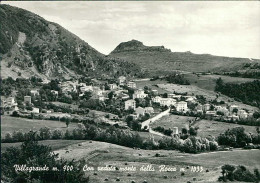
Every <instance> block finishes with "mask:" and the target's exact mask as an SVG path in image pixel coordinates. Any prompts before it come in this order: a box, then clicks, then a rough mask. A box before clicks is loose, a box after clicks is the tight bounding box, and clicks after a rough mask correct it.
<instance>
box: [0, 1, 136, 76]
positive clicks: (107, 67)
mask: <svg viewBox="0 0 260 183" xmlns="http://www.w3.org/2000/svg"><path fill="white" fill-rule="evenodd" d="M0 17H1V22H0V23H1V30H0V36H1V40H0V54H1V57H2V62H1V71H2V72H1V76H2V78H6V77H8V76H10V77H14V78H16V77H30V76H31V75H36V76H39V77H45V78H57V77H58V78H68V79H69V78H72V77H77V75H90V76H97V77H100V76H103V77H114V76H119V75H129V76H137V75H139V74H140V73H141V72H140V68H139V67H138V66H136V65H135V64H131V63H128V62H126V61H122V60H121V59H118V58H113V57H110V56H107V55H104V54H102V53H100V52H98V51H97V50H96V49H94V48H93V47H91V46H90V45H89V44H88V43H87V42H85V41H84V40H82V39H80V38H79V37H78V36H76V35H75V34H73V33H71V32H69V31H68V30H66V29H65V28H63V27H62V26H60V25H59V24H57V23H54V22H50V21H47V20H45V19H44V18H42V17H40V16H39V15H36V14H34V13H32V12H29V11H27V10H24V9H21V8H17V7H13V6H10V5H0Z"/></svg>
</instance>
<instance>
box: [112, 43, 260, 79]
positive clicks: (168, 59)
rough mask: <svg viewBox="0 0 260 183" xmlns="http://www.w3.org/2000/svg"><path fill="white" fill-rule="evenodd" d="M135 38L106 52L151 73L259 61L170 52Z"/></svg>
mask: <svg viewBox="0 0 260 183" xmlns="http://www.w3.org/2000/svg"><path fill="white" fill-rule="evenodd" d="M134 42H136V43H138V45H139V46H138V47H137V46H130V47H129V45H132V43H133V40H131V41H127V42H122V43H120V44H119V45H118V46H117V47H116V48H115V49H114V50H113V51H112V52H111V53H110V54H109V55H110V56H112V57H116V58H120V59H123V60H126V61H128V62H130V63H134V64H137V65H139V66H140V67H141V68H143V69H144V70H145V72H146V73H148V74H150V75H156V74H165V73H169V72H172V71H175V70H179V71H187V72H226V71H239V70H242V69H244V67H245V65H247V64H253V65H254V64H257V66H259V65H260V60H259V59H251V58H237V57H227V56H215V55H211V54H195V53H192V52H190V51H187V52H172V51H171V50H170V49H167V48H165V47H164V46H161V47H158V46H145V45H144V44H143V43H142V42H140V41H137V40H134ZM140 45H141V46H140ZM140 47H141V49H140ZM129 48H130V49H129ZM155 48H156V49H155ZM158 48H159V49H158Z"/></svg>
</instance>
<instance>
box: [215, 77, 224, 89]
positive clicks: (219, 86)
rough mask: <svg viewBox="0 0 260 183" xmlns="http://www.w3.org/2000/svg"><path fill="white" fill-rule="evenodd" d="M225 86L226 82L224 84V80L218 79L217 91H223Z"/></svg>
mask: <svg viewBox="0 0 260 183" xmlns="http://www.w3.org/2000/svg"><path fill="white" fill-rule="evenodd" d="M223 85H224V82H223V80H222V78H218V79H217V81H216V87H215V91H221V89H222V87H223Z"/></svg>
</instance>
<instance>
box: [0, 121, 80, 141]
mask: <svg viewBox="0 0 260 183" xmlns="http://www.w3.org/2000/svg"><path fill="white" fill-rule="evenodd" d="M46 126H47V127H49V128H51V130H54V129H60V130H62V131H63V132H65V131H66V130H67V129H69V130H72V129H73V128H75V127H76V126H77V124H76V123H71V124H70V125H69V128H67V127H66V124H65V123H64V122H59V121H50V120H32V119H26V118H15V117H10V116H1V137H3V136H4V135H5V134H6V133H8V132H10V133H12V132H13V131H15V130H20V129H21V130H23V132H27V131H29V130H30V129H35V130H39V129H40V128H42V127H46Z"/></svg>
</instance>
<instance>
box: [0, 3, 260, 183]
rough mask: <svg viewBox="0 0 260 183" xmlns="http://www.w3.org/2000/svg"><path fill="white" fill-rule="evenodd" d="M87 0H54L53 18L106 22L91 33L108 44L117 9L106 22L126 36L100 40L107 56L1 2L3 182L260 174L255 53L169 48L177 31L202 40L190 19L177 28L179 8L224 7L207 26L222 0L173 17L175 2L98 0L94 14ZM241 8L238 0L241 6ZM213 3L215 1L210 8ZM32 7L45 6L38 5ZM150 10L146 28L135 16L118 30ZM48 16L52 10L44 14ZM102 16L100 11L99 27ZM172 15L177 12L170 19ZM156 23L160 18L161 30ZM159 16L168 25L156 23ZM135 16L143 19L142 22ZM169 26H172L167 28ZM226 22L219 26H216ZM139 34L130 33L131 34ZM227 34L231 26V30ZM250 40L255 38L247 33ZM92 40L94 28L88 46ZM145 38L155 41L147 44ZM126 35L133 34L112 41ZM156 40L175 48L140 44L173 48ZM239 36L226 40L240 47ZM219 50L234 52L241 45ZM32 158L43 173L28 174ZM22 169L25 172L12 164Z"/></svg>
mask: <svg viewBox="0 0 260 183" xmlns="http://www.w3.org/2000/svg"><path fill="white" fill-rule="evenodd" d="M14 3H16V2H14ZM27 3H29V2H27ZM30 3H33V2H30ZM68 3H69V2H68ZM84 3H85V2H82V3H75V4H73V6H71V5H69V4H68V6H67V7H68V8H69V10H73V11H71V12H69V13H68V12H67V11H68V9H67V7H65V8H64V7H62V8H60V7H59V6H58V5H57V4H58V3H57V4H56V5H55V6H53V7H51V9H52V10H54V12H55V13H58V14H59V15H57V16H56V15H55V17H56V18H59V19H60V20H63V19H62V18H64V17H59V16H61V15H62V13H61V14H60V11H61V12H62V11H64V12H65V13H66V16H65V19H66V20H69V21H70V22H73V23H74V22H77V21H78V19H79V17H84V18H85V17H87V18H88V21H85V20H83V19H82V20H83V21H82V20H80V21H79V24H75V25H76V26H77V27H80V26H83V24H84V29H86V28H87V30H83V32H84V33H89V31H91V30H94V29H92V26H93V25H94V24H95V22H97V23H98V30H100V27H101V28H105V29H104V30H105V32H102V31H103V30H101V32H100V34H99V32H98V34H97V35H96V36H98V40H97V41H99V43H100V44H101V45H102V47H104V48H105V47H107V46H108V45H109V44H111V42H110V41H111V40H110V41H109V40H107V41H105V40H103V39H102V36H101V34H102V33H111V32H109V31H107V30H106V28H109V27H110V25H109V21H108V19H110V18H112V19H113V18H114V17H113V16H112V17H111V16H110V15H112V12H115V14H116V16H120V17H121V16H122V17H123V18H124V19H123V20H124V22H123V23H122V24H121V23H120V21H118V22H116V24H114V19H113V26H112V30H113V32H114V31H115V27H116V29H118V28H119V29H118V30H119V31H120V33H123V34H124V35H125V36H124V38H123V39H122V37H120V35H119V34H118V35H115V37H114V36H111V37H109V38H110V39H113V40H115V41H116V42H115V44H118V46H117V47H115V49H114V50H111V48H109V49H110V51H111V52H110V53H108V52H106V54H103V51H104V50H102V53H101V52H99V51H98V50H96V49H95V48H94V47H92V46H91V45H89V44H88V43H87V42H86V41H90V40H87V39H88V36H87V34H86V36H85V37H84V40H83V39H81V38H80V37H78V36H77V35H75V34H74V33H71V32H69V31H68V30H66V29H65V28H63V27H62V26H60V25H59V24H57V23H55V22H51V21H47V20H45V19H44V18H42V17H40V16H39V15H37V14H35V12H34V13H33V12H29V11H27V10H24V9H21V8H17V7H14V6H11V5H7V4H9V3H8V2H3V3H1V5H0V17H1V19H0V21H1V29H0V35H1V39H0V57H1V106H0V115H1V166H2V167H3V169H1V183H2V182H3V183H11V182H19V183H22V182H58V183H61V182H62V183H63V182H67V183H101V182H127V183H130V182H131V183H137V182H138V183H139V182H140V183H158V182H163V183H172V182H181V183H183V182H186V183H196V182H208V183H213V182H227V181H239V182H245V181H246V182H259V181H260V173H259V169H260V162H259V160H260V153H259V149H260V110H259V109H260V80H259V78H260V60H259V59H255V58H249V57H248V58H237V57H227V56H216V55H211V54H197V53H192V52H191V51H185V52H178V51H177V50H178V49H177V48H178V47H179V49H180V48H181V49H180V50H182V49H187V48H184V46H185V45H182V43H181V42H179V41H178V39H179V38H181V39H183V38H185V39H183V40H185V41H186V42H187V43H188V44H189V46H192V45H193V44H194V45H196V47H197V45H199V46H200V45H202V44H197V42H196V41H198V40H196V39H194V38H195V37H197V35H198V34H197V31H195V32H194V31H192V29H191V32H192V33H196V34H197V35H196V36H195V37H194V36H192V34H190V33H191V32H189V31H190V30H189V31H187V30H188V29H189V27H190V26H192V27H194V26H193V24H192V23H191V24H189V25H188V24H187V25H186V24H185V27H183V26H179V25H177V24H179V22H180V21H179V18H178V17H183V16H178V13H180V12H182V13H184V14H185V12H189V13H191V15H193V14H195V13H193V11H190V10H191V9H190V8H192V7H194V10H196V11H194V12H196V13H197V12H199V14H200V13H202V12H203V11H204V10H207V11H206V12H209V13H210V14H211V13H212V11H209V10H214V11H213V14H212V15H215V13H216V12H219V11H220V10H221V11H220V12H221V13H220V14H219V15H220V16H219V17H214V19H212V20H213V22H212V23H211V24H210V28H213V27H214V21H215V20H218V19H217V18H220V20H221V22H223V25H226V24H224V23H225V22H224V21H225V19H223V12H224V13H225V11H222V8H221V6H219V5H217V6H215V5H214V3H213V4H212V3H211V4H212V5H207V6H203V5H200V6H197V5H196V6H194V5H195V4H197V3H198V2H196V3H195V4H194V3H191V4H190V5H189V6H185V7H184V8H185V9H186V8H189V11H182V6H177V8H178V9H180V10H178V11H172V14H171V13H170V11H168V8H169V10H170V9H171V8H172V7H174V6H175V3H174V6H172V7H170V6H168V5H167V6H164V5H162V6H154V5H152V6H151V7H150V8H149V4H147V3H145V6H144V7H143V8H138V7H137V6H134V8H133V9H131V7H130V3H128V4H127V5H126V6H124V10H126V12H125V11H121V10H120V9H119V8H118V7H115V5H117V3H112V4H111V5H113V6H114V7H113V6H111V7H112V8H110V5H107V4H106V3H102V4H100V5H99V6H98V7H99V8H100V10H102V11H96V9H95V8H94V6H86V7H83V4H84ZM86 3H87V2H86ZM122 3H123V2H122ZM132 3H134V2H132ZM164 3H169V4H171V3H170V2H164ZM11 4H12V3H11ZM92 4H93V5H94V4H95V3H92ZM114 4H115V5H114ZM138 4H142V2H138ZM23 5H24V4H23ZM86 5H87V4H86ZM103 5H105V6H104V7H102V6H103ZM245 5H246V3H244V2H243V4H242V6H241V7H243V8H244V6H245ZM250 5H251V4H250ZM48 6H49V5H48ZM48 6H47V5H46V9H45V10H47V11H46V12H47V13H49V12H48V8H47V7H48ZM77 6H80V8H79V10H78V9H77ZM210 6H213V7H212V8H213V9H208V8H210ZM25 7H26V5H25ZM41 7H45V5H44V3H43V4H41ZM71 7H72V9H70V8H71ZM164 7H167V8H166V9H165V8H164ZM216 7H217V9H215V8H216ZM238 7H240V6H238ZM249 7H250V6H249V5H248V11H249ZM255 7H257V6H255ZM35 8H36V9H38V8H37V5H36V4H35V5H34V6H30V9H35ZM82 8H83V9H82ZM85 8H86V9H85ZM88 8H90V9H88ZM102 8H103V9H102ZM128 8H130V9H128ZM157 8H158V10H160V11H161V12H166V13H168V12H169V15H168V14H167V16H157V15H156V13H158V14H160V15H163V14H161V13H160V11H157ZM236 8H237V6H234V8H232V10H231V11H230V8H226V11H228V13H229V14H228V15H231V12H234V11H235V10H236ZM135 9H136V10H135ZM149 9H150V10H149ZM89 10H91V11H89ZM129 10H131V11H129ZM151 10H152V11H151ZM187 10H188V9H187ZM197 10H199V11H197ZM202 10H203V11H202ZM215 10H216V11H215ZM243 10H244V9H243ZM56 11H57V12H56ZM75 11H76V16H75V15H73V16H72V14H70V13H73V12H75ZM107 11H108V12H109V14H106V12H107ZM149 11H151V13H152V12H153V15H155V17H156V19H155V20H156V21H155V22H154V23H153V22H152V21H151V22H148V23H149V24H148V25H149V26H148V27H147V26H146V25H145V24H144V23H141V24H140V25H138V27H136V28H134V27H133V28H134V29H128V30H127V31H122V30H125V29H124V28H123V29H122V27H121V28H120V26H122V25H123V26H124V25H126V24H128V22H125V20H128V19H129V20H130V17H129V16H131V15H134V16H133V18H134V19H132V20H134V22H133V21H129V22H130V25H131V26H133V25H134V24H135V23H136V22H138V19H139V18H138V16H139V15H140V16H141V17H142V16H143V13H144V14H147V15H149V16H150V15H152V14H148V13H149ZM100 12H102V14H100ZM154 12H155V14H154ZM250 12H251V13H250V16H252V18H254V17H257V16H254V15H255V12H254V10H253V9H252V8H250ZM81 13H90V14H88V15H90V16H82V14H81ZM93 13H97V14H93ZM103 13H104V14H103ZM122 13H123V14H122ZM243 13H247V12H244V11H243ZM243 13H239V16H238V17H241V16H242V15H243ZM52 15H53V14H52V13H51V11H50V14H48V17H51V16H52ZM97 15H98V16H97ZM100 15H102V16H103V15H105V16H106V15H109V16H106V19H105V21H106V22H105V25H103V23H102V21H103V20H102V21H101V19H100V18H101V17H102V16H100ZM125 15H126V16H128V17H129V18H128V17H127V18H126V17H124V16H125ZM176 15H177V16H176ZM216 15H217V14H216ZM232 15H234V16H237V15H238V14H237V13H234V14H232ZM70 16H71V17H70ZM171 16H172V17H175V18H174V19H173V21H172V20H171ZM250 16H246V17H247V18H249V17H250ZM68 17H69V19H67V18H68ZM107 17H108V19H107ZM176 17H177V18H176ZM184 17H185V18H187V17H186V16H184ZM195 17H196V16H195ZM92 18H94V19H92ZM125 18H126V19H125ZM149 18H150V17H149ZM165 18H167V19H165ZM188 18H189V17H188ZM207 18H210V17H207ZM230 18H232V16H230V17H229V16H228V20H229V21H228V22H226V23H227V24H230V22H232V23H236V22H234V21H230V20H232V19H230ZM250 18H251V17H250ZM142 19H143V18H141V19H140V20H142ZM151 19H153V17H151ZM117 20H118V19H117ZM158 20H163V21H162V22H161V24H159V25H160V26H158ZM164 20H165V21H164ZM167 20H170V22H169V24H168V23H167V24H165V22H167ZM176 20H177V22H176ZM180 20H181V19H180ZM194 20H195V21H196V20H197V19H196V18H195V19H194ZM202 20H203V19H202ZM223 20H224V21H223ZM243 20H244V19H243ZM250 20H251V19H250ZM142 21H145V22H147V21H146V19H143V20H142ZM192 21H193V18H192V19H190V22H192ZM184 22H185V21H184ZM238 22H240V21H238ZM252 22H254V21H250V23H252ZM118 23H119V24H118ZM197 23H203V25H200V26H202V28H203V30H204V29H205V30H213V29H209V27H208V28H207V26H208V25H207V24H205V21H199V22H198V21H196V26H195V27H196V29H197V28H199V24H197ZM120 24H121V25H120ZM153 24H154V25H155V27H156V29H153ZM164 24H165V25H166V27H165V26H164ZM174 24H176V25H177V29H176V28H174V27H172V25H174ZM63 25H65V24H63ZM79 25H80V26H79ZM197 25H198V26H197ZM223 25H219V24H217V29H216V31H218V30H220V29H219V28H220V27H221V26H223ZM230 25H231V24H230ZM232 25H234V24H232ZM247 25H248V24H246V25H243V24H241V23H240V24H239V25H238V24H237V26H236V27H237V28H238V29H240V28H242V30H243V32H244V29H245V28H247ZM117 26H118V27H117ZM211 26H213V27H211ZM244 26H246V27H244ZM227 27H229V26H227ZM164 28H166V29H165V30H164ZM171 28H173V29H174V30H175V29H176V30H177V32H181V36H183V37H176V36H175V34H174V32H172V31H170V32H169V33H170V37H171V36H172V38H170V37H168V36H163V37H162V36H161V35H162V34H161V33H160V32H159V31H158V30H160V31H164V32H165V31H166V32H168V30H171ZM108 30H109V29H108ZM110 30H111V29H110ZM136 30H137V31H138V34H135V33H134V32H135V31H136ZM140 30H141V31H140ZM198 30H200V29H198ZM201 30H202V29H201ZM226 30H227V29H226ZM230 30H231V31H233V26H232V29H230ZM85 31H87V32H85ZM128 31H129V32H128ZM235 31H237V29H236V30H235ZM250 31H251V29H250ZM149 32H153V34H152V35H153V36H152V37H149V34H147V33H149ZM166 32H165V33H166ZM209 32H210V34H208V35H209V38H213V37H212V36H211V35H212V33H214V31H209ZM222 32H223V31H222ZM154 33H158V35H159V36H158V37H156V36H155V35H156V34H154ZM175 33H176V32H175ZM183 33H184V34H183ZM187 33H188V34H187ZM204 33H206V32H205V31H204ZM225 33H226V32H225ZM232 33H235V32H232ZM95 34H96V32H95ZM144 35H145V37H146V38H145V37H143V36H144ZM176 35H177V34H176ZM185 35H188V37H186V36H185ZM201 35H202V36H203V37H204V38H206V37H205V35H204V34H201ZM234 35H235V34H234ZM79 36H80V35H79ZM81 36H82V35H81ZM216 36H222V35H216ZM250 36H252V39H254V36H255V35H251V34H250ZM134 37H137V38H138V39H140V40H141V41H144V43H143V42H141V41H139V40H135V39H133V38H134ZM95 38H96V37H95V36H93V39H91V44H92V43H94V42H95V41H94V39H95ZM115 38H116V39H115ZM147 38H148V39H149V40H150V39H154V38H155V39H154V40H155V42H154V41H151V42H150V41H147V40H146V39H147ZM169 38H170V39H169ZM176 38H178V39H176ZM190 38H192V39H191V41H192V43H193V44H190V42H189V40H190ZM214 38H216V37H214ZM229 38H231V39H233V40H234V38H237V37H236V36H235V37H234V38H233V35H232V36H229ZM250 38H251V37H250ZM85 39H86V40H85ZM125 39H132V40H130V41H126V42H121V43H119V42H117V41H119V40H121V41H125ZM159 39H161V40H159ZM165 39H169V40H168V41H172V42H173V44H174V45H175V46H174V47H171V49H168V48H166V47H164V46H148V45H146V43H149V44H158V43H159V44H161V43H163V44H165V45H167V47H168V46H170V45H171V44H170V45H169V42H168V43H167V41H166V40H165ZM206 40H207V39H202V40H201V41H206ZM245 40H247V39H242V40H240V41H245ZM104 41H105V42H104ZM165 41H166V42H165ZM237 41H238V39H235V40H234V41H232V42H231V41H230V43H232V46H234V45H236V44H237V45H239V42H237ZM236 42H237V43H236ZM198 43H199V42H198ZM200 43H202V42H200ZM210 43H212V41H210ZM230 43H229V44H230ZM252 43H253V42H252ZM97 45H98V44H96V45H95V46H97ZM245 45H246V47H247V48H250V49H251V47H250V46H248V45H247V44H245ZM250 45H251V42H250ZM99 46H100V45H99ZM213 46H215V45H214V44H213ZM226 46H228V47H229V48H234V49H235V52H237V53H239V52H238V50H239V49H240V50H241V49H244V47H230V46H229V45H226ZM239 46H240V45H239ZM100 48H101V47H99V49H100ZM191 48H192V47H191ZM221 48H222V47H221ZM223 48H225V47H223ZM223 48H222V49H223ZM238 48H239V49H238ZM175 49H176V50H175ZM211 49H212V50H215V49H216V48H214V47H213V48H211ZM211 49H210V50H211ZM245 50H246V49H245ZM194 51H196V50H194ZM204 51H206V50H204V48H203V53H204ZM225 51H226V52H227V53H228V50H225ZM247 51H248V50H247ZM104 53H105V52H104ZM211 53H214V51H213V52H211ZM215 53H218V52H215ZM248 53H251V52H248ZM224 55H232V54H231V53H230V54H229V53H228V54H224ZM235 55H236V54H235ZM238 55H239V54H238ZM249 56H250V57H251V56H254V55H249ZM20 165H21V168H19V166H20ZM27 165H28V166H27ZM29 166H32V167H29ZM34 166H36V167H37V168H38V167H39V168H41V167H47V169H48V168H49V170H48V171H41V172H39V171H38V169H37V168H36V171H34V170H32V171H31V169H34V168H33V167H34ZM17 167H18V168H17ZM22 169H27V170H28V169H29V171H26V172H23V171H22V172H20V170H22ZM103 170H104V171H103ZM110 170H111V171H110Z"/></svg>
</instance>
